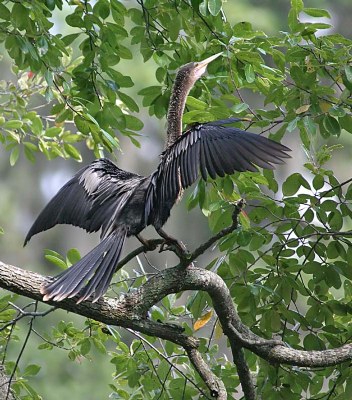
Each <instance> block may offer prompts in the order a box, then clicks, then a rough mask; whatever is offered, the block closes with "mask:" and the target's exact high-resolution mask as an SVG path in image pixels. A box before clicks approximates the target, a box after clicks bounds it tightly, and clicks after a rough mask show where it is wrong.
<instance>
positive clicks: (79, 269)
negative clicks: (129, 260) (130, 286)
mask: <svg viewBox="0 0 352 400" xmlns="http://www.w3.org/2000/svg"><path fill="white" fill-rule="evenodd" d="M126 234H127V231H126V229H119V230H116V231H114V232H112V233H111V234H110V235H109V236H107V237H106V238H104V239H103V240H102V241H101V242H100V243H99V244H98V246H96V247H95V248H94V249H93V250H91V251H90V252H89V253H88V254H86V255H85V256H84V257H83V258H82V259H81V260H80V261H78V262H77V263H76V264H74V265H72V266H71V267H70V268H69V269H67V270H65V271H64V272H62V273H61V274H59V275H58V276H57V277H55V280H54V281H53V282H51V283H49V284H45V285H44V286H42V288H41V293H42V294H43V295H44V298H43V300H44V301H48V300H54V301H61V300H64V299H66V298H71V297H74V296H76V295H78V294H79V295H80V297H79V299H78V301H77V303H80V302H81V301H84V300H87V299H89V298H90V297H92V299H93V300H92V301H93V302H95V301H97V300H98V299H99V298H100V297H101V296H102V295H103V294H104V293H105V292H106V291H107V289H108V286H109V283H110V281H111V279H112V276H113V274H114V272H115V271H116V265H117V263H118V260H119V258H120V255H121V250H122V247H123V244H124V242H125V238H126Z"/></svg>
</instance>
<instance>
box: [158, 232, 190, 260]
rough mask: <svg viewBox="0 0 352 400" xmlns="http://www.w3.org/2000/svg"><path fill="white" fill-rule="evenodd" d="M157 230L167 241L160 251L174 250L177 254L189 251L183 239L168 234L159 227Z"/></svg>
mask: <svg viewBox="0 0 352 400" xmlns="http://www.w3.org/2000/svg"><path fill="white" fill-rule="evenodd" d="M157 232H158V234H159V235H160V236H161V237H162V238H163V239H164V240H165V242H164V243H163V244H162V245H161V246H160V250H159V252H160V253H161V252H163V251H166V250H171V251H174V252H175V253H176V254H177V255H184V254H185V253H187V248H186V246H185V245H184V244H183V243H182V242H181V241H179V240H177V239H175V238H174V237H172V236H170V235H168V234H167V233H166V232H165V231H164V230H162V229H158V230H157Z"/></svg>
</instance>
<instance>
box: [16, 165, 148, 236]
mask: <svg viewBox="0 0 352 400" xmlns="http://www.w3.org/2000/svg"><path fill="white" fill-rule="evenodd" d="M142 179H144V178H143V177H141V176H139V175H136V174H133V173H130V172H126V171H123V170H121V169H119V168H118V167H117V166H116V165H115V164H114V163H112V162H111V161H109V160H107V159H99V160H95V161H93V162H92V163H91V164H90V165H88V166H87V167H84V168H82V169H81V170H80V171H78V172H77V174H76V175H75V176H74V177H73V178H72V179H71V180H70V181H69V182H67V183H66V184H65V185H64V186H63V187H62V188H61V189H60V190H59V192H58V193H57V194H56V195H55V196H54V197H53V198H52V199H51V200H50V202H49V203H48V204H47V206H46V207H45V208H44V209H43V211H42V212H41V213H40V214H39V216H38V218H37V219H36V221H35V222H34V224H33V225H32V227H31V229H30V230H29V232H28V234H27V236H26V239H25V243H24V244H26V243H27V242H28V241H29V240H30V238H31V237H32V236H33V235H35V234H37V233H39V232H42V231H45V230H47V229H50V228H52V227H53V226H55V225H57V224H70V225H74V226H79V227H80V228H83V229H85V230H86V231H87V232H96V231H98V230H99V229H100V228H102V230H103V233H102V235H104V232H105V231H106V230H107V229H108V227H109V225H110V223H111V221H112V219H113V217H114V216H115V215H116V214H117V213H118V211H119V209H120V208H121V207H122V206H123V205H124V204H125V203H126V201H127V200H128V199H129V197H130V196H131V194H132V192H133V188H135V187H136V186H137V185H138V183H139V182H140V181H141V180H142Z"/></svg>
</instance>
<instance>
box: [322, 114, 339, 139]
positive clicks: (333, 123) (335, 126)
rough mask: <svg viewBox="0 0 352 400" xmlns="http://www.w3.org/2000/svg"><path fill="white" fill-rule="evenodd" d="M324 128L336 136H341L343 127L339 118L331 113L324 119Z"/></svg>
mask: <svg viewBox="0 0 352 400" xmlns="http://www.w3.org/2000/svg"><path fill="white" fill-rule="evenodd" d="M323 125H324V128H325V129H326V131H327V132H328V133H330V134H331V135H334V136H340V133H341V128H340V124H339V122H338V120H337V119H336V118H334V117H331V116H330V115H325V117H324V120H323Z"/></svg>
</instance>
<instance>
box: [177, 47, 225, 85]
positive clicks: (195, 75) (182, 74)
mask: <svg viewBox="0 0 352 400" xmlns="http://www.w3.org/2000/svg"><path fill="white" fill-rule="evenodd" d="M221 55H222V52H221V53H217V54H214V55H213V56H210V57H208V58H206V59H205V60H203V61H195V62H190V63H188V64H185V65H183V66H182V67H181V68H180V69H179V70H178V73H177V77H178V78H181V79H182V80H185V81H187V83H188V84H189V85H190V86H193V85H194V84H195V82H196V81H197V80H198V79H199V78H200V77H202V76H203V75H204V74H205V72H206V70H207V66H208V64H209V63H211V62H212V61H213V60H215V59H216V58H218V57H219V56H221Z"/></svg>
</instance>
